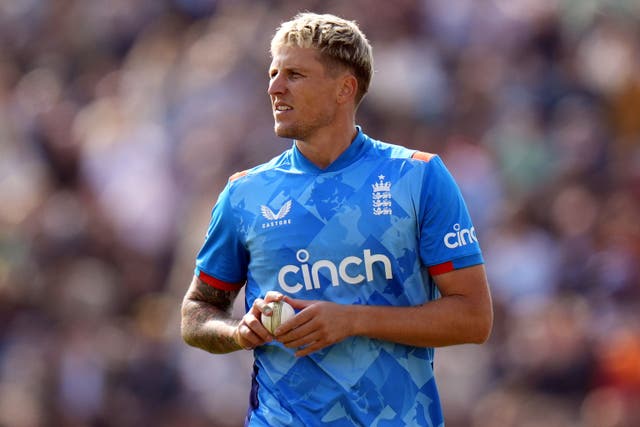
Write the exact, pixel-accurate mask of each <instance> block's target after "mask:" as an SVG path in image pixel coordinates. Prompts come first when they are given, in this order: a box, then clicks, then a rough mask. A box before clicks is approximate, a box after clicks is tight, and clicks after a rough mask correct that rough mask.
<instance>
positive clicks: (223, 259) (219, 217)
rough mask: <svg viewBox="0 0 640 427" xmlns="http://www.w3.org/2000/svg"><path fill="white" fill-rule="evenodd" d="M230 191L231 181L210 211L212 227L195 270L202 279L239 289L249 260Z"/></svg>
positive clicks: (219, 285)
mask: <svg viewBox="0 0 640 427" xmlns="http://www.w3.org/2000/svg"><path fill="white" fill-rule="evenodd" d="M230 193H231V190H230V183H228V184H227V186H226V187H225V188H224V190H223V191H222V193H220V196H219V197H218V201H217V202H216V204H215V206H214V207H213V210H212V212H211V221H210V222H209V228H208V229H207V234H206V236H205V241H204V244H203V245H202V248H201V249H200V251H199V252H198V255H197V257H196V268H195V271H194V274H195V275H196V276H197V277H198V278H200V280H202V281H203V282H205V283H207V284H209V285H211V286H213V287H216V288H219V289H222V290H237V289H240V288H241V287H242V285H243V284H244V282H245V280H246V277H247V267H248V262H249V255H248V252H247V250H246V247H245V245H244V244H243V242H242V236H241V234H240V231H239V228H238V225H237V224H238V221H237V220H236V215H235V214H234V211H233V207H232V205H231V200H230V199H231V195H230Z"/></svg>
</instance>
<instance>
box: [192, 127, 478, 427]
mask: <svg viewBox="0 0 640 427" xmlns="http://www.w3.org/2000/svg"><path fill="white" fill-rule="evenodd" d="M482 262H483V259H482V255H481V251H480V247H479V245H478V239H477V237H476V234H475V229H474V227H473V225H472V222H471V220H470V218H469V214H468V211H467V208H466V206H465V203H464V201H463V199H462V196H461V194H460V191H459V189H458V186H457V185H456V183H455V182H454V180H453V178H452V177H451V175H450V174H449V172H448V171H447V169H446V168H445V166H444V164H443V163H442V161H441V160H440V158H439V157H438V156H435V155H431V154H427V153H422V152H418V151H415V150H410V149H407V148H404V147H401V146H397V145H392V144H388V143H385V142H381V141H377V140H374V139H372V138H369V137H368V136H367V135H365V134H364V133H362V131H361V129H360V128H358V134H357V136H356V138H355V139H354V141H353V142H352V144H351V145H350V146H349V148H348V149H347V150H346V151H345V152H344V153H343V154H342V155H341V156H340V157H339V158H338V159H337V160H336V161H335V162H333V163H332V164H331V165H330V166H329V167H328V168H326V169H320V168H318V167H317V166H315V165H314V164H313V163H311V162H310V161H309V160H308V159H306V158H305V157H304V156H303V155H302V154H301V153H300V151H299V150H298V149H297V148H296V146H295V144H294V145H293V147H292V148H291V149H289V150H287V151H285V152H284V153H283V154H281V155H280V156H278V157H276V158H274V159H272V160H271V161H270V162H268V163H265V164H263V165H260V166H257V167H255V168H253V169H250V170H248V171H245V172H242V173H240V174H236V175H235V176H233V177H232V178H230V180H229V182H228V184H227V186H226V187H225V189H224V190H223V191H222V193H221V194H220V196H219V198H218V201H217V203H216V205H215V207H214V208H213V212H212V216H211V223H210V226H209V229H208V232H207V236H206V239H205V243H204V245H203V247H202V249H201V250H200V252H199V254H198V256H197V260H196V269H195V274H196V275H197V276H198V277H200V278H201V279H202V280H203V281H205V282H207V283H209V284H211V285H212V286H217V287H220V286H223V288H224V289H239V287H240V286H242V285H243V284H245V283H246V289H245V291H246V300H245V304H246V307H250V306H251V305H252V304H253V301H254V300H255V299H256V298H258V297H264V296H265V294H266V293H267V291H270V290H276V291H279V292H281V293H283V294H286V295H289V296H291V297H293V298H302V299H314V300H315V299H317V300H326V301H333V302H336V303H340V304H367V305H390V306H415V305H420V304H423V303H425V302H427V301H430V300H433V299H435V298H438V296H439V294H438V290H437V288H436V286H435V284H434V282H433V279H432V276H434V275H437V274H441V273H444V272H448V271H452V270H454V269H457V268H463V267H468V266H472V265H476V264H480V263H482ZM234 284H235V285H234ZM254 355H255V364H254V377H253V388H252V396H251V399H250V408H249V412H248V416H247V423H248V425H251V426H312V425H322V426H351V425H358V426H367V427H369V426H434V427H437V426H442V425H444V420H443V417H442V410H441V406H440V400H439V397H438V391H437V388H436V383H435V379H434V375H433V356H434V350H433V349H432V348H421V347H412V346H407V345H401V344H395V343H392V342H387V341H381V340H377V339H370V338H366V337H350V338H347V339H345V340H344V341H342V342H340V343H337V344H335V345H333V346H330V347H327V348H325V349H323V350H321V351H318V352H316V353H313V354H311V355H309V356H306V357H302V358H296V357H294V355H293V351H292V350H290V349H287V348H285V347H284V346H283V345H281V344H280V343H276V342H274V343H270V344H267V345H264V346H262V347H259V348H257V349H256V350H255V352H254Z"/></svg>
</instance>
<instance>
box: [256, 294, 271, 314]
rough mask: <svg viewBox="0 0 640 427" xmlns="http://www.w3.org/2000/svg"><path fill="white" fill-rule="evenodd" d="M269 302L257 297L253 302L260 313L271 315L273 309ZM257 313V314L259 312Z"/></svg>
mask: <svg viewBox="0 0 640 427" xmlns="http://www.w3.org/2000/svg"><path fill="white" fill-rule="evenodd" d="M268 304H269V303H268V302H267V301H265V300H263V299H261V298H258V299H256V300H255V301H254V302H253V306H254V307H255V308H256V309H257V311H258V313H259V314H266V315H267V316H271V314H272V313H273V310H272V309H271V307H269V305H268ZM258 313H256V314H258Z"/></svg>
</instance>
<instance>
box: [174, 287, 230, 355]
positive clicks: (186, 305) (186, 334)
mask: <svg viewBox="0 0 640 427" xmlns="http://www.w3.org/2000/svg"><path fill="white" fill-rule="evenodd" d="M239 323H240V320H236V319H232V318H231V317H230V315H229V314H228V313H227V312H225V311H223V310H220V309H218V308H216V307H214V306H212V305H211V304H207V303H205V302H202V301H193V300H187V299H185V301H184V302H183V304H182V324H181V330H182V338H183V339H184V341H185V342H186V343H187V344H189V345H191V346H193V347H198V348H201V349H203V350H206V351H208V352H210V353H229V352H232V351H237V350H242V347H240V345H239V344H238V343H237V342H236V340H235V338H234V334H235V331H236V327H237V325H238V324H239Z"/></svg>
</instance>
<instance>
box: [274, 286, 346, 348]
mask: <svg viewBox="0 0 640 427" xmlns="http://www.w3.org/2000/svg"><path fill="white" fill-rule="evenodd" d="M285 301H286V302H288V303H289V304H291V306H292V307H293V308H294V309H296V310H300V312H299V313H298V314H296V316H295V317H294V318H293V319H291V320H289V321H287V322H285V323H283V324H282V325H280V326H279V327H278V329H276V330H275V334H274V335H275V338H276V340H278V341H280V342H281V343H282V344H284V345H285V347H288V348H295V349H298V351H296V353H295V355H296V357H302V356H306V355H308V354H310V353H313V352H314V351H318V350H320V349H323V348H325V347H327V346H330V345H332V344H335V343H337V342H340V341H342V340H343V339H345V338H347V337H348V336H350V335H351V325H352V324H353V322H352V321H351V315H350V313H351V311H350V309H349V306H348V305H341V304H336V303H333V302H328V301H309V300H301V299H295V298H289V297H285Z"/></svg>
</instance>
